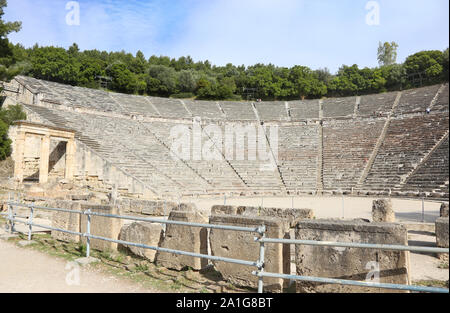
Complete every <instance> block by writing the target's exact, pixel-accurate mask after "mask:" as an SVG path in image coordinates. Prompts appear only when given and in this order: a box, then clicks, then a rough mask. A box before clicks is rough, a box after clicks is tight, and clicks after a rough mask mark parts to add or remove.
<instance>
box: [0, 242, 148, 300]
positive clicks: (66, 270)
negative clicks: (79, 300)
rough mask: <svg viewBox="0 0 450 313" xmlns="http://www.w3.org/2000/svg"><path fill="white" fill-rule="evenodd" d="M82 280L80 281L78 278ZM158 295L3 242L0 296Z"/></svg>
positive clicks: (0, 250) (122, 281)
mask: <svg viewBox="0 0 450 313" xmlns="http://www.w3.org/2000/svg"><path fill="white" fill-rule="evenodd" d="M78 278H79V279H78ZM11 292H26V293H36V292H39V293H47V292H51V293H112V292H118V293H134V292H141V293H142V292H156V291H155V290H149V289H142V287H140V286H138V284H133V283H131V282H128V281H125V280H123V279H120V278H118V277H114V276H109V275H106V274H104V273H100V272H95V271H94V270H92V269H88V268H79V267H78V268H77V266H76V265H75V264H74V263H69V262H66V261H64V260H61V259H56V258H54V257H51V256H48V255H45V254H43V253H41V252H38V251H33V250H30V249H24V248H20V247H17V246H15V245H14V244H12V243H8V242H5V241H3V240H0V293H11Z"/></svg>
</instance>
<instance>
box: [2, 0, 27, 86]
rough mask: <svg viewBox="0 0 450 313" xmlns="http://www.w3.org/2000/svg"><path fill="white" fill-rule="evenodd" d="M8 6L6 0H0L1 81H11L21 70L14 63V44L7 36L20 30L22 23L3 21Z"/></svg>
mask: <svg viewBox="0 0 450 313" xmlns="http://www.w3.org/2000/svg"><path fill="white" fill-rule="evenodd" d="M6 6H7V2H6V0H0V81H10V80H11V78H13V77H14V76H16V75H17V74H18V73H19V72H20V70H21V69H20V67H18V66H15V64H14V63H15V60H14V55H13V46H12V44H11V43H10V42H9V40H8V38H7V36H8V35H9V34H10V33H12V32H18V31H20V29H21V27H22V23H21V22H5V21H3V15H4V14H5V11H4V9H5V7H6Z"/></svg>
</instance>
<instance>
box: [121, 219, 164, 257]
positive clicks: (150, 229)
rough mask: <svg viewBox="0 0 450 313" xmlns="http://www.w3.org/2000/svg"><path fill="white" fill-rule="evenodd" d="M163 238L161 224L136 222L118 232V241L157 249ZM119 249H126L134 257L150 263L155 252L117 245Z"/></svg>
mask: <svg viewBox="0 0 450 313" xmlns="http://www.w3.org/2000/svg"><path fill="white" fill-rule="evenodd" d="M163 237H164V230H163V226H162V225H161V224H153V223H146V222H136V223H132V224H129V225H124V226H123V227H122V230H121V231H120V236H119V239H120V240H123V241H127V242H133V243H140V244H145V245H147V246H152V247H159V246H160V244H161V241H162V239H163ZM121 248H124V249H127V250H129V251H131V253H133V254H134V255H137V256H139V257H141V258H144V259H147V260H149V261H150V262H154V261H155V255H156V250H151V249H144V248H138V247H134V246H122V245H119V249H121Z"/></svg>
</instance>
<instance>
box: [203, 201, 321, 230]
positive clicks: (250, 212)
mask: <svg viewBox="0 0 450 313" xmlns="http://www.w3.org/2000/svg"><path fill="white" fill-rule="evenodd" d="M224 214H225V215H242V216H261V217H276V218H281V219H283V220H284V221H286V222H287V223H288V224H289V227H295V225H296V224H297V222H298V221H300V220H303V219H313V218H314V212H313V210H311V209H281V208H258V207H250V206H239V207H238V206H224V205H215V206H213V207H212V208H211V215H224Z"/></svg>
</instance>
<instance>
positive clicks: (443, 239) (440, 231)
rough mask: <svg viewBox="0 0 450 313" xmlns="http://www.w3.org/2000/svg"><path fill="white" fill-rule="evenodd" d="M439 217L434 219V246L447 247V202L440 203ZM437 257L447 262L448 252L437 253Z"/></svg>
mask: <svg viewBox="0 0 450 313" xmlns="http://www.w3.org/2000/svg"><path fill="white" fill-rule="evenodd" d="M440 211H441V217H440V218H438V219H437V220H436V246H438V247H440V248H448V247H449V246H448V233H449V217H448V203H443V204H442V205H441V210H440ZM438 257H439V258H440V259H441V260H443V261H446V262H448V253H439V254H438Z"/></svg>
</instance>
